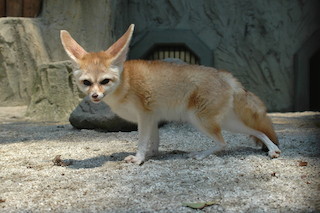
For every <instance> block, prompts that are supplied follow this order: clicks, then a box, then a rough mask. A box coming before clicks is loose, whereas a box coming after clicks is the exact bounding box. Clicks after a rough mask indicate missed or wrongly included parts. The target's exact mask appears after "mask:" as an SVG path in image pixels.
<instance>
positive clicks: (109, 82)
mask: <svg viewBox="0 0 320 213" xmlns="http://www.w3.org/2000/svg"><path fill="white" fill-rule="evenodd" d="M133 29H134V25H131V26H130V27H129V29H128V31H127V32H126V33H125V34H124V35H123V36H122V37H121V38H120V39H119V40H118V41H116V42H115V43H114V44H113V45H112V46H111V47H110V48H109V49H108V50H106V51H101V52H92V53H88V52H87V51H85V50H84V49H83V48H82V47H81V46H80V45H79V44H78V43H77V42H76V41H75V40H74V39H73V38H72V37H71V36H70V34H69V33H68V32H66V31H61V41H62V44H63V46H64V48H65V50H66V52H67V54H68V55H69V56H70V58H71V59H72V60H74V61H75V62H76V63H77V64H78V65H79V71H77V72H75V78H76V80H77V83H78V85H79V88H80V89H81V90H82V91H83V92H85V93H86V94H88V95H89V96H90V98H91V100H92V101H94V102H99V101H102V100H103V101H105V102H106V103H107V104H108V105H109V106H110V107H111V109H112V110H113V112H115V113H116V114H118V115H119V116H120V117H122V118H124V119H127V120H129V121H131V122H136V123H138V130H139V143H138V151H137V153H136V155H135V156H128V157H126V158H125V161H126V162H131V163H137V164H141V163H142V162H144V161H145V159H146V158H147V157H150V156H152V155H155V154H157V152H158V147H159V131H158V122H159V121H162V120H170V121H171V120H181V121H188V122H190V123H192V124H193V125H194V126H195V127H196V128H198V129H199V130H200V131H202V132H203V133H205V134H206V135H207V136H209V137H211V138H212V139H213V140H214V141H216V142H218V143H217V144H216V146H215V147H213V148H212V149H209V150H205V151H203V152H199V153H195V154H191V156H192V157H194V158H197V159H202V158H204V157H206V156H208V155H210V154H212V153H215V152H218V151H221V150H222V149H224V148H225V146H226V143H225V141H224V139H223V136H222V134H221V129H222V128H223V129H226V130H230V131H234V132H238V133H245V134H248V135H252V136H254V137H255V138H256V140H257V141H258V142H261V143H263V145H264V146H265V147H266V148H267V149H268V150H269V152H268V154H269V156H270V157H271V158H274V157H278V156H279V154H280V150H279V148H278V147H277V144H278V139H277V136H276V134H275V132H274V129H273V127H272V123H271V120H270V118H269V117H268V116H267V114H266V109H265V106H264V104H263V103H262V101H261V100H260V99H259V98H258V97H257V96H255V95H254V94H253V93H251V92H248V91H246V90H245V89H243V87H242V85H241V84H240V83H239V82H238V81H237V80H236V79H235V78H234V77H233V76H232V75H231V74H230V73H228V72H224V71H218V70H216V69H214V68H209V67H203V66H196V65H177V64H171V63H166V62H161V61H153V62H150V61H141V60H135V61H126V55H127V52H128V50H129V42H130V39H131V37H132V33H133Z"/></svg>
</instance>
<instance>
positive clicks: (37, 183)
mask: <svg viewBox="0 0 320 213" xmlns="http://www.w3.org/2000/svg"><path fill="white" fill-rule="evenodd" d="M271 116H272V120H273V121H274V123H275V128H276V131H277V134H278V136H279V140H280V143H281V147H280V148H281V150H282V155H281V157H280V158H278V159H269V157H268V156H267V154H266V153H265V152H262V151H261V150H260V149H259V148H258V147H256V146H255V145H254V143H253V142H252V141H251V139H249V137H247V136H243V135H236V134H230V133H227V132H224V137H225V139H226V141H228V144H229V146H228V148H227V150H226V151H224V152H222V153H221V154H219V155H212V156H210V157H209V158H206V159H204V160H193V159H189V158H188V157H187V155H188V153H189V152H192V151H196V150H204V149H207V148H208V147H210V146H212V143H211V142H210V140H208V138H206V137H205V136H204V135H203V134H201V133H199V132H198V131H196V130H195V129H193V127H191V126H189V125H187V124H177V123H170V124H167V125H165V126H164V127H162V128H161V130H160V137H161V145H160V150H161V153H160V155H159V156H157V157H155V158H152V159H150V160H149V161H147V162H146V163H144V164H143V165H142V166H137V165H132V164H126V163H124V162H123V159H124V158H125V157H126V156H127V155H130V154H133V153H134V152H135V150H136V142H137V140H138V134H137V132H128V133H121V132H119V133H105V132H97V131H94V130H81V131H79V130H75V129H73V128H72V127H71V126H70V125H69V124H61V123H60V124H57V123H48V122H41V123H40V122H39V123H37V122H30V121H28V120H25V119H24V117H23V108H20V109H18V108H17V111H16V112H15V110H14V108H7V107H5V108H4V107H2V108H0V120H1V121H0V122H1V123H0V156H1V161H0V168H1V169H0V181H1V184H0V211H3V212H46V211H52V212H194V211H198V210H194V209H192V208H189V207H187V206H186V205H184V204H185V203H196V204H198V203H210V204H211V203H212V202H214V204H213V205H205V207H204V208H203V209H202V211H204V212H213V211H214V212H275V211H276V212H316V211H320V197H319V194H320V179H319V176H320V165H319V160H320V159H319V158H320V141H319V140H320V129H319V122H320V114H319V113H313V112H304V113H274V114H271ZM58 155H60V157H59V159H56V160H59V162H60V161H62V162H72V163H70V164H69V165H65V166H56V165H55V163H54V162H53V161H52V160H53V159H54V158H55V157H56V156H58Z"/></svg>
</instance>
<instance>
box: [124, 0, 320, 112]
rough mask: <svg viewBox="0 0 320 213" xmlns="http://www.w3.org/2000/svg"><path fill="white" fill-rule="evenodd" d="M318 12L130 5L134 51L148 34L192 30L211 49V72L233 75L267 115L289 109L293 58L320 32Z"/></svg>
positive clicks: (142, 0) (274, 2)
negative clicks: (263, 104)
mask: <svg viewBox="0 0 320 213" xmlns="http://www.w3.org/2000/svg"><path fill="white" fill-rule="evenodd" d="M319 11H320V1H318V0H309V1H298V0H283V1H278V0H271V1H256V0H242V1H234V0H225V1H206V0H198V1H192V0H191V1H185V0H175V1H170V0H169V1H164V0H161V1H150V0H131V1H129V2H128V13H129V14H128V16H129V19H130V21H131V22H133V23H135V24H136V28H135V34H134V36H135V38H134V40H133V45H134V43H138V41H139V40H140V39H142V40H143V39H144V34H145V33H146V32H148V31H153V30H159V29H164V30H168V29H183V30H192V31H193V32H195V34H196V35H198V37H199V38H200V39H201V40H202V41H203V42H204V43H205V44H206V45H207V46H208V47H209V48H210V49H212V51H213V53H214V54H213V55H214V66H215V67H217V68H219V69H224V70H228V71H230V72H232V73H233V74H234V75H235V76H236V77H238V78H239V79H240V81H241V82H242V83H243V84H244V85H245V86H246V88H247V89H249V90H251V91H252V92H254V93H256V94H257V95H258V96H260V97H261V98H262V99H263V100H264V101H265V102H266V104H267V106H268V109H269V110H270V111H290V110H292V109H293V96H294V94H293V92H294V90H293V85H294V84H293V83H294V73H293V56H294V54H295V53H296V52H297V50H298V49H299V48H300V47H301V45H302V44H303V42H304V41H305V40H307V39H308V38H309V37H310V36H311V35H312V34H313V33H314V32H315V31H316V30H317V29H320V13H319ZM133 57H134V56H133ZM306 72H308V71H307V70H306Z"/></svg>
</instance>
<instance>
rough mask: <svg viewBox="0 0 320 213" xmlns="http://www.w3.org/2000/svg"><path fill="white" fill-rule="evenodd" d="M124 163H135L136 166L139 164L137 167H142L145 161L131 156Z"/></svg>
mask: <svg viewBox="0 0 320 213" xmlns="http://www.w3.org/2000/svg"><path fill="white" fill-rule="evenodd" d="M124 161H125V162H126V163H134V164H137V165H141V164H143V162H144V159H141V158H139V157H137V156H133V155H129V156H128V157H126V158H125V159H124Z"/></svg>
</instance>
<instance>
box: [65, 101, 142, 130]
mask: <svg viewBox="0 0 320 213" xmlns="http://www.w3.org/2000/svg"><path fill="white" fill-rule="evenodd" d="M69 121H70V123H71V124H72V126H74V127H76V128H78V129H103V130H105V131H108V132H118V131H122V132H126V131H134V130H137V125H136V124H133V123H129V122H127V121H125V120H123V119H122V118H120V117H118V116H117V115H115V114H114V113H113V112H112V111H111V109H110V108H109V107H108V105H107V104H105V103H104V102H100V103H93V102H92V101H90V99H89V98H88V97H86V98H84V99H83V100H82V101H81V103H80V104H79V105H78V106H77V107H76V109H75V110H74V111H73V112H72V113H71V115H70V118H69Z"/></svg>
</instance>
